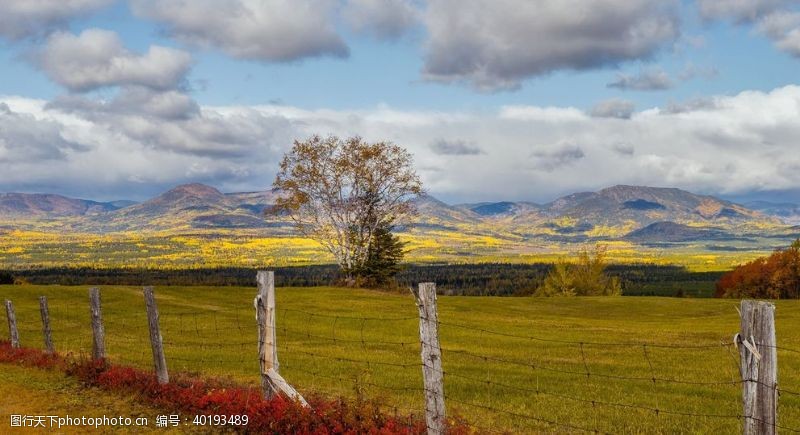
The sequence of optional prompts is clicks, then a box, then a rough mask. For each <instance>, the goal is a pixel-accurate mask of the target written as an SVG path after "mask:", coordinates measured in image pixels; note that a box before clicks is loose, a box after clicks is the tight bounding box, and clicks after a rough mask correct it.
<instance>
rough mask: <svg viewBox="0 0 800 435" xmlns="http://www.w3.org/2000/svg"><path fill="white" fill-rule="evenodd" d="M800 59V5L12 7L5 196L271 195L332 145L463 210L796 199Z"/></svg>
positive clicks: (401, 1)
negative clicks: (381, 145)
mask: <svg viewBox="0 0 800 435" xmlns="http://www.w3.org/2000/svg"><path fill="white" fill-rule="evenodd" d="M798 67H800V1H798V0H684V1H679V0H37V1H36V2H31V1H28V0H4V1H2V2H0V191H2V192H47V193H59V194H64V195H68V196H75V197H81V198H92V199H99V200H115V199H133V200H142V199H146V198H147V197H150V196H152V195H155V194H157V193H159V192H161V191H163V190H166V189H169V188H171V187H173V186H175V185H178V184H182V183H188V182H202V183H207V184H210V185H213V186H215V187H217V188H219V189H221V190H223V191H228V192H232V191H255V190H265V189H269V188H270V187H271V184H272V180H273V178H274V176H275V172H276V170H277V165H278V162H279V161H280V158H281V157H282V155H283V154H284V153H285V152H286V151H287V150H288V149H289V148H290V147H291V145H292V142H293V141H294V140H302V139H304V138H307V137H309V136H311V135H314V134H319V135H323V136H327V135H338V136H352V135H358V136H361V137H363V138H364V139H365V140H368V141H382V140H388V141H392V142H395V143H397V144H399V145H401V146H404V147H406V148H407V149H408V150H409V151H411V153H412V154H413V155H414V158H415V166H416V169H417V172H418V173H419V175H420V177H421V178H422V181H423V183H424V184H425V186H426V189H427V191H428V192H429V193H430V194H432V195H434V196H436V197H438V198H440V199H443V200H445V201H447V202H451V203H457V202H477V201H500V200H525V201H535V202H547V201H550V200H552V199H554V198H556V197H558V196H560V195H563V194H566V193H572V192H576V191H586V190H598V189H602V188H604V187H608V186H612V185H616V184H634V185H649V186H662V187H679V188H683V189H687V190H691V191H694V192H698V193H705V194H714V195H720V196H723V197H726V198H732V199H737V200H742V201H745V200H753V199H761V198H764V199H769V200H773V201H794V202H800V83H798V74H797V72H798Z"/></svg>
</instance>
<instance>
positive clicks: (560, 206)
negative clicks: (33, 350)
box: [0, 183, 800, 243]
mask: <svg viewBox="0 0 800 435" xmlns="http://www.w3.org/2000/svg"><path fill="white" fill-rule="evenodd" d="M275 197H276V193H275V192H271V191H263V192H244V193H222V192H220V191H219V190H217V189H215V188H213V187H211V186H207V185H203V184H197V183H195V184H186V185H181V186H178V187H175V188H174V189H171V190H169V191H167V192H165V193H163V194H161V195H159V196H157V197H155V198H152V199H149V200H147V201H144V202H140V203H133V202H131V201H114V202H100V201H91V200H84V199H75V198H68V197H64V196H60V195H54V194H24V193H6V194H0V227H5V228H32V229H35V228H37V227H39V226H41V225H42V224H43V223H46V224H47V226H48V228H51V229H52V228H53V226H54V225H56V226H58V225H61V226H62V227H61V228H63V229H64V230H71V231H82V232H94V233H109V232H125V231H179V230H196V229H225V230H235V229H251V230H260V231H264V232H267V233H269V234H282V235H285V234H291V232H292V227H291V223H290V222H289V221H288V220H286V219H281V218H271V219H265V218H264V209H265V208H267V207H269V206H270V205H271V204H273V203H274V200H275ZM415 202H416V206H417V210H418V213H417V215H416V216H415V217H414V218H413V219H411V220H410V221H408V222H403V223H401V229H403V230H407V231H436V230H439V231H441V230H450V231H469V232H472V233H480V232H486V233H487V234H489V233H496V232H498V231H502V232H504V233H508V234H514V235H518V236H520V237H532V236H537V237H543V238H545V239H547V238H549V239H552V240H556V241H559V240H567V241H570V240H576V239H582V238H593V237H594V238H619V239H627V240H630V241H635V242H640V243H646V242H659V241H665V242H669V241H687V240H695V239H718V238H725V237H729V236H730V235H731V234H737V233H743V232H747V231H752V229H753V228H767V227H768V228H785V227H787V226H788V225H790V224H793V223H795V219H797V217H798V215H800V213H799V211H798V208H797V207H795V208H792V207H791V206H792V205H791V204H779V205H775V204H771V203H754V204H751V206H750V207H747V206H745V205H741V204H736V203H733V202H730V201H725V200H722V199H719V198H716V197H713V196H707V195H697V194H694V193H691V192H687V191H684V190H680V189H675V188H656V187H643V186H624V185H620V186H614V187H609V188H607V189H603V190H600V191H597V192H581V193H574V194H571V195H567V196H564V197H562V198H558V199H556V200H555V201H552V202H550V203H547V204H535V203H531V202H509V201H501V202H482V203H472V204H456V205H449V204H446V203H444V202H442V201H439V200H438V199H436V198H434V197H432V196H422V197H420V198H418V199H416V201H415ZM789 230H791V228H790V229H789Z"/></svg>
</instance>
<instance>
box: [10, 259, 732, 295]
mask: <svg viewBox="0 0 800 435" xmlns="http://www.w3.org/2000/svg"><path fill="white" fill-rule="evenodd" d="M552 267H553V265H552V264H548V263H534V264H508V263H479V264H422V265H421V264H404V265H402V268H401V270H400V272H399V273H398V274H397V277H396V282H395V283H394V284H393V285H390V286H387V287H383V290H390V291H406V289H407V288H408V287H409V286H412V285H416V284H417V283H420V282H435V283H436V285H437V290H438V291H439V292H440V293H441V294H447V295H465V296H530V295H532V294H533V293H534V292H535V291H536V289H537V288H539V286H540V285H541V284H542V282H543V281H544V278H545V276H547V274H548V272H549V271H550V270H551V268H552ZM273 270H274V271H275V280H276V284H277V285H278V286H280V287H287V286H288V287H310V286H323V285H335V284H338V283H340V281H341V279H342V277H341V276H340V272H339V269H338V267H337V266H336V265H319V266H298V267H278V268H274V269H273ZM606 272H607V273H608V274H609V276H614V277H618V278H619V280H620V282H621V285H622V294H623V296H678V297H682V296H686V297H710V296H712V295H713V293H714V289H715V285H716V282H717V281H718V280H719V278H720V277H721V276H722V275H723V272H693V271H689V270H688V269H687V268H685V267H681V266H661V265H649V264H642V265H619V264H612V265H609V266H608V268H607V269H606ZM14 282H16V283H30V284H60V285H137V286H138V285H153V286H167V285H175V286H192V285H204V286H250V285H255V270H254V269H251V268H233V267H229V268H206V269H203V268H200V269H179V270H160V269H93V268H41V269H28V270H5V271H0V284H3V283H5V284H12V283H14Z"/></svg>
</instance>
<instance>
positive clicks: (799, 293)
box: [715, 239, 800, 299]
mask: <svg viewBox="0 0 800 435" xmlns="http://www.w3.org/2000/svg"><path fill="white" fill-rule="evenodd" d="M715 296H716V297H729V298H768V299H797V298H800V239H798V240H795V242H794V243H792V245H791V246H790V247H788V248H786V249H783V250H779V251H775V252H774V253H773V254H772V255H770V256H769V257H765V258H759V259H756V260H753V261H751V262H749V263H745V264H743V265H741V266H738V267H736V268H735V269H734V270H733V271H731V272H729V273H727V274H725V275H723V276H722V278H720V280H719V282H717V289H716V292H715Z"/></svg>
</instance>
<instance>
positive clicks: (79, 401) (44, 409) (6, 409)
mask: <svg viewBox="0 0 800 435" xmlns="http://www.w3.org/2000/svg"><path fill="white" fill-rule="evenodd" d="M11 414H17V415H58V416H61V417H66V416H67V415H69V416H71V417H80V416H86V417H102V416H103V415H107V416H109V417H111V416H123V417H129V418H132V419H135V418H136V417H146V418H147V419H148V420H149V427H150V428H151V429H155V418H156V416H157V415H158V414H159V412H158V411H157V410H155V409H152V408H148V407H146V406H143V405H141V404H139V403H137V402H136V401H135V400H134V398H131V397H121V396H119V395H115V394H112V393H109V392H106V391H102V390H99V389H96V388H90V389H86V388H83V387H82V386H81V385H79V384H78V382H77V381H76V380H74V379H71V378H68V377H66V376H64V374H63V373H61V372H57V371H49V370H42V369H33V368H23V367H18V366H14V365H10V364H0V419H2V420H1V421H2V427H3V428H8V427H9V426H8V425H9V418H10V415H11ZM4 430H5V429H4ZM162 430H163V429H160V430H159V432H161V431H162ZM103 432H117V433H138V432H140V430H135V429H134V428H124V427H106V428H104V429H103ZM168 432H174V431H168ZM13 433H16V434H22V433H42V430H41V429H37V430H34V429H21V428H15V429H14V430H13ZM60 433H97V431H96V430H94V428H91V429H85V428H83V429H80V428H70V429H69V430H64V429H62V430H61V432H60Z"/></svg>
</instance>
